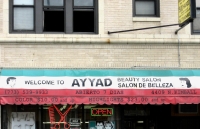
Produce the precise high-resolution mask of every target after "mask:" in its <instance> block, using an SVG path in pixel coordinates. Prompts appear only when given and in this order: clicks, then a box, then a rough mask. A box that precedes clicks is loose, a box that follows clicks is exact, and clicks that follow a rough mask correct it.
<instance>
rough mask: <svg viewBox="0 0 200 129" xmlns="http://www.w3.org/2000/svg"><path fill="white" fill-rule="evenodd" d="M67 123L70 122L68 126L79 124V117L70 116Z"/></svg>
mask: <svg viewBox="0 0 200 129" xmlns="http://www.w3.org/2000/svg"><path fill="white" fill-rule="evenodd" d="M69 123H70V126H80V125H81V119H80V118H70V119H69Z"/></svg>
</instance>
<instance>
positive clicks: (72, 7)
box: [9, 0, 98, 34]
mask: <svg viewBox="0 0 200 129" xmlns="http://www.w3.org/2000/svg"><path fill="white" fill-rule="evenodd" d="M97 4H98V0H10V5H9V10H10V14H9V15H10V16H9V19H10V20H9V31H10V33H67V34H72V33H91V34H92V33H98V8H97V7H98V6H97Z"/></svg>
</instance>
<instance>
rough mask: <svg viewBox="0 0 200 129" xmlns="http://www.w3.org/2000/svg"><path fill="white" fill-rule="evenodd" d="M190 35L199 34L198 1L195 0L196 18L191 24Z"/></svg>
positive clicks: (199, 14)
mask: <svg viewBox="0 0 200 129" xmlns="http://www.w3.org/2000/svg"><path fill="white" fill-rule="evenodd" d="M192 33H193V34H200V0H196V18H195V19H194V21H193V24H192Z"/></svg>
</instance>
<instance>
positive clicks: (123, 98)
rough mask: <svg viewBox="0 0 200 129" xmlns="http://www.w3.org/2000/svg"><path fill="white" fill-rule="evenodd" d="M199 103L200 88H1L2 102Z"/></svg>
mask: <svg viewBox="0 0 200 129" xmlns="http://www.w3.org/2000/svg"><path fill="white" fill-rule="evenodd" d="M177 103H179V104H184V103H187V104H192V103H194V104H197V103H200V89H145V90H144V89H138V90H137V89H135V90H128V89H121V90H116V89H106V90H104V89H96V90H92V89H91V90H90V89H80V90H77V89H58V90H55V89H51V90H49V89H39V90H37V89H12V90H11V89H1V90H0V104H1V105H4V104H17V105H18V104H40V105H42V104H177Z"/></svg>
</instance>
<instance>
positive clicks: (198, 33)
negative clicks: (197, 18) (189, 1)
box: [191, 7, 200, 35]
mask: <svg viewBox="0 0 200 129" xmlns="http://www.w3.org/2000/svg"><path fill="white" fill-rule="evenodd" d="M196 10H199V11H200V7H196ZM191 34H195V35H200V30H197V31H195V30H194V23H193V22H192V24H191Z"/></svg>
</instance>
